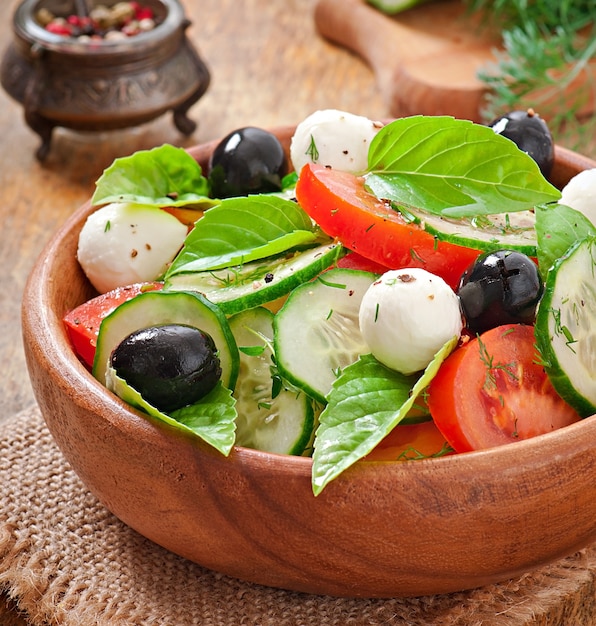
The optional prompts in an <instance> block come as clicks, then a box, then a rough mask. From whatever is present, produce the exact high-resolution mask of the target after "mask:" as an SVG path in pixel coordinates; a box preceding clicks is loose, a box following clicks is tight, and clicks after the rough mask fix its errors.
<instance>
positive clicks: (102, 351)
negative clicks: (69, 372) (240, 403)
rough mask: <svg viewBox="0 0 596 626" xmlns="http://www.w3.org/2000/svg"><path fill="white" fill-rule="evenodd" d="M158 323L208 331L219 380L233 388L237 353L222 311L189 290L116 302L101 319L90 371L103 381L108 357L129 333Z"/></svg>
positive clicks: (152, 293) (151, 293)
mask: <svg viewBox="0 0 596 626" xmlns="http://www.w3.org/2000/svg"><path fill="white" fill-rule="evenodd" d="M162 324H187V325H188V326H194V327H195V328H199V329H200V330H202V331H203V332H206V333H208V334H209V335H211V338H212V339H213V341H214V342H215V345H216V346H217V350H218V355H219V360H220V364H221V370H222V375H221V381H222V383H223V385H224V386H225V387H227V388H228V389H234V385H235V384H236V378H237V376H238V368H239V355H238V348H237V347H236V342H235V341H234V335H233V334H232V331H231V330H230V327H229V325H228V321H227V319H226V317H225V315H224V314H223V313H222V312H221V311H220V310H219V309H218V307H217V306H215V305H214V304H212V303H211V302H209V301H208V300H207V299H206V298H205V297H204V296H202V295H201V294H198V293H190V292H165V291H147V292H144V293H140V294H139V295H137V296H135V297H134V298H132V299H131V300H128V301H127V302H124V303H123V304H121V305H120V306H118V307H117V308H116V309H114V311H112V313H110V314H109V315H107V316H106V317H105V318H104V319H103V320H102V322H101V325H100V327H99V334H98V336H97V349H96V352H95V360H94V362H93V375H94V376H95V378H97V380H99V381H100V382H101V383H102V384H104V385H105V384H106V373H107V370H108V366H109V363H110V357H111V355H112V352H113V351H114V350H115V349H116V347H117V346H118V345H119V344H120V343H121V342H122V340H123V339H124V338H125V337H127V336H128V335H130V333H132V332H134V331H136V330H140V329H142V328H149V327H151V326H159V325H162Z"/></svg>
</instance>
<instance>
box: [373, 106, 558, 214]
mask: <svg viewBox="0 0 596 626" xmlns="http://www.w3.org/2000/svg"><path fill="white" fill-rule="evenodd" d="M368 169H369V171H370V174H369V175H368V176H367V179H366V185H367V187H368V188H369V189H370V190H371V192H372V193H373V194H374V195H376V196H377V197H378V198H382V199H389V200H393V201H395V202H397V203H402V204H406V205H410V206H415V207H418V208H420V209H424V210H425V211H428V212H431V213H436V214H442V215H446V216H451V217H470V216H477V215H490V214H496V213H503V212H504V211H507V212H508V213H513V212H515V211H523V210H527V209H531V208H533V207H534V206H536V205H537V204H542V203H547V202H552V201H555V200H558V199H559V198H560V197H561V193H560V191H559V190H558V189H556V188H555V187H553V185H551V184H550V183H549V182H548V181H547V180H546V179H545V178H544V177H543V175H542V174H541V172H540V169H539V168H538V165H537V164H536V162H535V161H534V160H533V159H532V158H531V157H530V156H529V155H527V154H526V153H525V152H522V151H521V150H520V149H519V148H518V147H517V146H516V145H515V144H514V143H513V142H512V141H510V140H509V139H507V138H505V137H502V136H501V135H498V134H497V133H495V132H494V131H493V130H492V129H491V128H489V127H487V126H482V125H480V124H474V123H472V122H470V121H467V120H457V119H454V118H451V117H446V116H437V117H426V116H414V117H407V118H401V119H398V120H395V121H393V122H391V123H390V124H387V125H386V126H385V127H384V128H382V129H381V130H380V131H379V132H378V133H377V135H376V136H375V137H374V139H373V141H372V142H371V145H370V149H369V161H368Z"/></svg>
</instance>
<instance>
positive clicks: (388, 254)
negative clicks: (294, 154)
mask: <svg viewBox="0 0 596 626" xmlns="http://www.w3.org/2000/svg"><path fill="white" fill-rule="evenodd" d="M296 198H297V200H298V203H299V204H300V205H301V206H302V207H303V208H304V210H305V211H306V212H307V213H308V214H309V215H310V217H311V218H312V219H314V220H315V222H317V224H319V226H320V227H321V228H322V229H323V230H324V231H325V232H326V233H327V234H328V235H329V236H330V237H335V238H337V239H338V240H339V241H340V242H341V243H342V244H343V245H344V246H345V247H346V248H349V249H350V250H353V251H354V252H357V253H358V254H360V255H361V256H363V257H365V258H367V259H370V260H371V261H374V262H375V263H378V264H380V265H382V266H384V267H388V268H390V269H400V268H402V267H421V268H423V269H425V270H427V271H429V272H431V273H433V274H436V275H438V276H441V277H442V278H443V279H444V280H445V282H447V284H448V285H449V286H450V287H451V288H452V289H455V288H456V287H457V285H458V283H459V279H460V277H461V275H462V274H463V272H464V270H466V269H467V268H468V266H469V265H470V264H471V263H472V262H473V261H474V260H475V259H476V257H477V256H478V255H479V254H480V251H479V250H473V249H471V248H466V247H464V246H459V245H456V244H452V243H448V242H445V241H438V240H437V239H435V237H434V236H433V235H431V234H430V233H428V232H426V231H425V230H423V229H422V228H420V226H418V225H416V224H413V223H411V222H409V221H408V220H406V219H405V218H404V217H403V216H402V215H401V214H400V213H399V212H398V211H395V210H394V209H392V208H391V205H390V204H389V203H388V202H384V201H382V200H379V199H378V198H376V197H375V196H374V195H372V194H371V193H369V192H368V191H366V189H365V188H364V179H363V178H362V177H357V176H354V175H353V174H350V173H347V172H341V171H338V170H333V169H329V168H326V167H324V166H322V165H313V164H310V163H308V164H306V165H305V166H304V167H303V169H302V171H301V172H300V176H299V178H298V182H297V184H296Z"/></svg>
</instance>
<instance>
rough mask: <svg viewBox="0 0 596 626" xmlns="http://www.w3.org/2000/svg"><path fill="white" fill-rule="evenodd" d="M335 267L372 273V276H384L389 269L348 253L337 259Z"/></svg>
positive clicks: (355, 253) (353, 253) (356, 254)
mask: <svg viewBox="0 0 596 626" xmlns="http://www.w3.org/2000/svg"><path fill="white" fill-rule="evenodd" d="M336 265H337V267H343V268H345V269H348V270H360V271H362V272H372V273H373V274H384V273H385V272H386V271H387V270H389V269H390V268H388V267H386V266H385V265H381V264H380V263H376V262H375V261H371V260H370V259H367V258H366V257H363V256H362V255H361V254H358V253H357V252H348V254H346V255H345V256H342V257H341V258H339V259H337V262H336Z"/></svg>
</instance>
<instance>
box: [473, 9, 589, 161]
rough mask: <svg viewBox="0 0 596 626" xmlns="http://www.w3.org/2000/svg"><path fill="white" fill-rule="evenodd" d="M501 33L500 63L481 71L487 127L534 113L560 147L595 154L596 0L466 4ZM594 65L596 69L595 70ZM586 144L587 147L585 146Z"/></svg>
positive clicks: (497, 61) (497, 57) (498, 55)
mask: <svg viewBox="0 0 596 626" xmlns="http://www.w3.org/2000/svg"><path fill="white" fill-rule="evenodd" d="M465 2H466V4H467V8H468V10H469V11H470V12H472V13H473V12H482V14H483V17H484V18H485V22H486V23H488V25H489V27H491V28H498V29H500V31H501V33H502V45H503V47H502V50H500V51H496V52H495V63H494V64H491V66H486V67H484V68H481V70H480V71H479V73H478V76H479V78H480V80H482V81H483V82H484V83H486V85H487V87H488V96H487V99H486V106H485V108H484V110H483V112H482V114H483V117H484V118H485V120H486V121H490V120H492V119H494V118H497V117H499V116H500V115H502V114H503V113H506V112H508V111H510V110H512V109H514V108H529V107H531V108H533V109H534V110H536V111H537V112H538V113H539V114H540V115H541V116H542V117H543V118H544V119H545V120H547V122H548V124H549V127H550V128H551V131H552V132H553V134H554V135H555V136H556V137H557V141H558V142H560V143H564V144H567V145H568V146H569V147H572V148H574V149H579V150H582V151H585V152H590V151H592V152H594V151H596V146H595V145H594V144H595V139H594V130H595V129H596V121H595V120H596V118H595V117H594V115H592V112H593V108H594V103H595V102H596V84H595V80H596V3H595V2H593V0H589V1H588V0H581V1H578V0H576V1H571V0H535V1H532V0H495V1H494V2H489V1H488V0H465ZM591 62H592V63H591ZM582 143H584V144H585V145H583V146H582Z"/></svg>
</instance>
